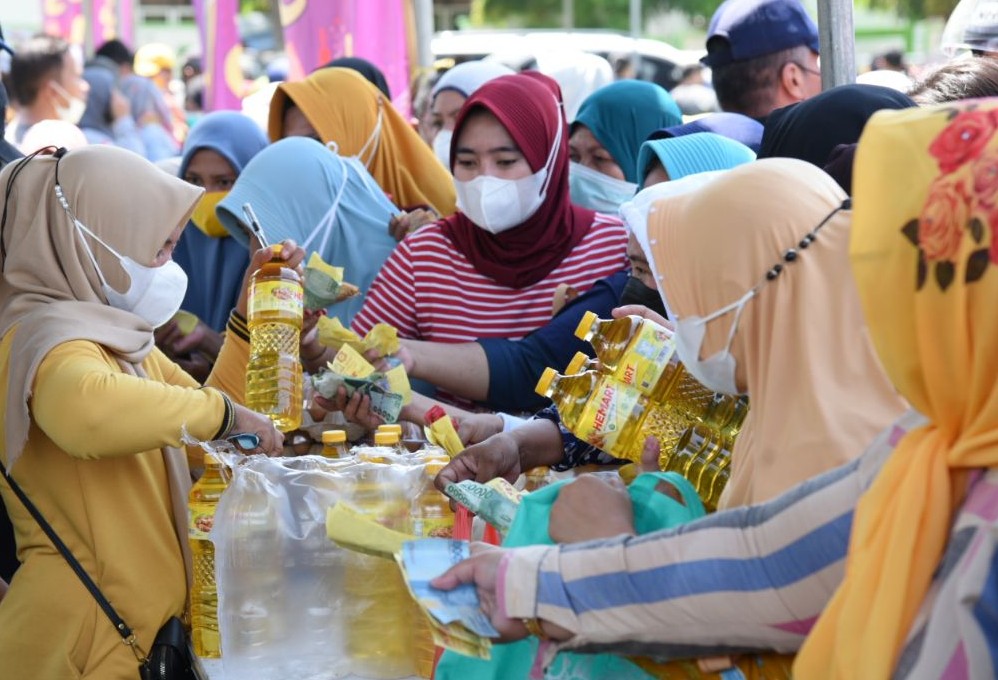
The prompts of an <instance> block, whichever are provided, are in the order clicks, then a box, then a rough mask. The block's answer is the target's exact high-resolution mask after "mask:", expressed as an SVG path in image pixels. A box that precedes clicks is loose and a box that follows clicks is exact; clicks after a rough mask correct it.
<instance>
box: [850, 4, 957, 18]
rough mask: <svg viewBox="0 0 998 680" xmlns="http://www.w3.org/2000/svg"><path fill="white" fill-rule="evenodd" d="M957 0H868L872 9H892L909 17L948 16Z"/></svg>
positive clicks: (900, 14)
mask: <svg viewBox="0 0 998 680" xmlns="http://www.w3.org/2000/svg"><path fill="white" fill-rule="evenodd" d="M958 1H959V0H869V2H868V4H869V6H870V7H872V8H874V9H884V10H888V11H894V12H896V13H897V14H898V15H899V16H903V17H906V18H909V19H916V20H917V19H924V18H926V17H944V18H945V17H948V16H949V15H950V12H952V11H953V8H954V7H956V4H957V2H958Z"/></svg>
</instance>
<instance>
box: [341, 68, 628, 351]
mask: <svg viewBox="0 0 998 680" xmlns="http://www.w3.org/2000/svg"><path fill="white" fill-rule="evenodd" d="M556 93H557V86H556V85H555V84H554V82H553V81H551V80H550V79H549V78H547V77H546V76H542V75H540V74H517V75H512V76H503V77H501V78H497V79H495V80H493V81H490V82H489V83H486V84H485V85H484V86H483V87H482V88H481V89H480V90H478V92H476V93H475V94H474V95H472V96H471V97H470V98H469V99H468V101H467V102H466V103H465V105H464V108H463V109H462V111H461V113H460V115H459V116H458V121H457V127H456V128H455V141H454V145H453V150H452V158H453V168H454V183H455V185H456V186H457V193H458V208H459V210H460V212H459V213H458V214H457V215H455V216H453V217H451V218H448V219H446V220H443V221H441V222H438V223H436V224H434V225H430V226H428V227H424V228H423V229H421V230H419V231H417V232H415V233H413V234H410V235H409V236H408V237H406V239H405V240H404V241H402V243H401V245H399V247H398V248H396V250H395V252H394V253H392V256H391V257H390V258H388V261H387V262H386V263H385V266H384V268H383V269H382V271H381V273H380V274H379V275H378V278H377V279H375V281H374V284H373V285H372V286H371V290H370V292H369V293H368V295H367V300H366V302H365V304H364V307H363V309H361V311H360V313H359V314H358V315H357V317H356V318H355V319H354V328H355V329H356V330H358V331H359V332H366V331H367V330H368V329H370V328H371V327H372V326H373V325H374V324H375V323H377V322H378V321H385V322H388V323H390V324H392V325H394V326H395V327H396V328H398V329H399V332H400V334H401V335H402V336H403V337H408V338H415V339H421V340H440V341H443V342H462V341H471V340H475V339H478V338H485V337H490V338H521V337H523V336H524V335H526V334H527V333H529V332H530V331H532V330H534V329H536V328H538V327H540V326H541V325H542V324H544V323H545V322H546V321H547V320H548V319H549V318H550V315H551V297H552V295H553V293H554V290H555V288H556V287H557V286H558V284H560V283H567V284H569V285H571V286H573V287H575V288H576V289H577V290H579V291H585V290H587V289H588V288H589V287H590V286H591V285H592V284H593V283H594V282H595V281H596V280H597V279H599V278H602V277H604V276H608V275H610V274H612V273H614V272H616V271H618V270H619V269H621V268H622V267H623V266H624V264H625V255H624V250H625V247H626V243H627V235H626V233H625V231H624V228H623V226H622V225H621V224H620V222H619V221H618V220H616V219H614V218H610V217H607V216H603V215H598V214H596V213H594V212H593V211H591V210H585V209H583V208H579V207H577V206H573V205H572V204H571V203H570V201H569V197H568V172H567V171H568V149H567V144H566V134H565V122H564V117H563V116H562V114H561V107H560V106H559V103H558V99H557V98H556Z"/></svg>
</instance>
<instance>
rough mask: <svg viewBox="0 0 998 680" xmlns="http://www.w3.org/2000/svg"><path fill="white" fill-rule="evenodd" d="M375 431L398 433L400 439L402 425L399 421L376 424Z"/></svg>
mask: <svg viewBox="0 0 998 680" xmlns="http://www.w3.org/2000/svg"><path fill="white" fill-rule="evenodd" d="M376 432H394V433H395V434H397V435H398V437H399V440H400V441H401V439H402V425H401V424H399V423H383V424H381V425H378V429H377V430H376Z"/></svg>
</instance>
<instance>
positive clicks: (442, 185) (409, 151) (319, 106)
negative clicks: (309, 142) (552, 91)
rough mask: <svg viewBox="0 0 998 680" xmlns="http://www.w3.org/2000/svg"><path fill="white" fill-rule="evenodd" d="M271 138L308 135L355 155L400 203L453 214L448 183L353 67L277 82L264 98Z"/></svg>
mask: <svg viewBox="0 0 998 680" xmlns="http://www.w3.org/2000/svg"><path fill="white" fill-rule="evenodd" d="M268 132H269V134H270V139H271V141H277V140H278V139H283V138H284V137H293V136H299V137H314V138H315V139H317V140H318V141H320V142H322V143H323V144H329V143H331V142H332V143H335V146H336V150H337V152H338V153H340V154H341V155H343V156H356V157H357V158H359V159H360V162H362V163H364V165H365V166H367V169H368V171H370V173H371V175H372V176H373V177H374V179H375V180H376V181H377V182H378V184H379V185H381V188H382V189H383V190H384V191H385V193H386V194H388V196H389V198H390V199H391V201H392V202H393V203H394V204H395V205H397V206H400V207H401V208H403V209H404V210H412V209H415V208H425V207H430V208H432V209H433V210H435V211H436V213H437V214H438V215H439V216H440V217H448V216H450V215H452V214H453V213H454V209H455V207H454V204H455V200H456V199H455V194H454V182H453V180H452V179H451V176H450V173H449V172H447V169H446V168H444V166H442V165H441V164H440V161H438V160H437V158H436V156H434V154H433V149H431V148H430V147H429V146H427V145H426V143H425V142H424V141H423V140H422V139H421V138H420V136H419V135H418V134H417V133H416V131H415V130H413V129H412V127H411V126H410V125H409V123H408V122H407V121H406V120H405V119H404V118H403V117H402V115H401V114H400V113H399V112H398V111H396V110H395V107H393V106H392V103H391V101H390V100H388V98H387V97H385V96H384V95H383V94H382V93H381V92H380V91H379V90H378V88H377V87H375V86H374V85H372V84H371V83H369V82H368V81H367V80H365V79H364V77H363V76H361V75H360V74H359V73H357V72H356V71H352V70H350V69H346V68H323V69H319V70H318V71H316V72H315V73H313V74H311V75H310V76H309V77H308V78H306V79H305V80H301V81H298V82H293V83H281V85H280V86H279V87H278V88H277V91H276V92H274V98H273V99H272V100H271V102H270V120H269V123H268Z"/></svg>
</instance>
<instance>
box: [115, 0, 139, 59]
mask: <svg viewBox="0 0 998 680" xmlns="http://www.w3.org/2000/svg"><path fill="white" fill-rule="evenodd" d="M134 3H135V0H118V39H119V40H121V42H123V43H125V44H126V45H128V46H129V47H131V48H132V49H135V4H134Z"/></svg>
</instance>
